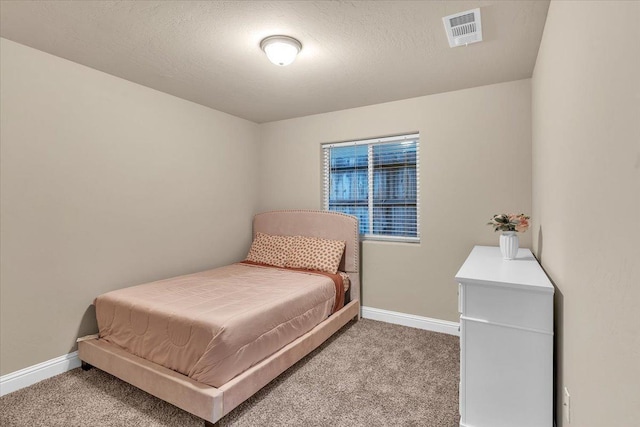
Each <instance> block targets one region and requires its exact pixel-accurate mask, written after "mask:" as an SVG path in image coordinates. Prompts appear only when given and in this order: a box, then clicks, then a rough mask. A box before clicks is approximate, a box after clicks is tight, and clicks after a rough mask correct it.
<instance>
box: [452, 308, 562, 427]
mask: <svg viewBox="0 0 640 427" xmlns="http://www.w3.org/2000/svg"><path fill="white" fill-rule="evenodd" d="M461 323H462V324H463V330H464V331H465V333H464V341H465V343H464V346H465V356H464V359H465V363H464V365H465V372H464V374H463V373H462V372H461V373H460V375H461V382H462V385H463V386H462V387H463V389H464V408H463V413H464V418H463V419H462V420H461V422H464V423H465V424H466V425H469V426H474V427H514V426H517V427H551V426H552V425H553V337H552V336H550V335H546V334H539V333H535V332H527V331H522V330H518V329H512V328H502V327H499V326H495V325H490V324H486V323H477V322H472V321H465V320H462V322H461Z"/></svg>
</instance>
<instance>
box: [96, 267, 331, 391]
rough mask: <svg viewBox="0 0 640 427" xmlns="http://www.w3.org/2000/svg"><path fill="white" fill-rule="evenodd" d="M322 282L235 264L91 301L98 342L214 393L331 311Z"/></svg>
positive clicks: (303, 274)
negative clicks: (102, 340) (187, 378)
mask: <svg viewBox="0 0 640 427" xmlns="http://www.w3.org/2000/svg"><path fill="white" fill-rule="evenodd" d="M336 293H337V291H336V285H335V284H334V281H333V280H332V279H331V278H329V277H326V276H323V275H318V274H313V273H309V272H300V271H290V270H286V269H279V268H273V267H264V266H257V265H247V264H240V263H239V264H233V265H229V266H225V267H221V268H217V269H214V270H208V271H204V272H201V273H196V274H191V275H186V276H180V277H175V278H172V279H167V280H161V281H157V282H153V283H148V284H145V285H139V286H134V287H130V288H125V289H120V290H116V291H113V292H109V293H106V294H103V295H101V296H99V297H98V298H96V300H95V306H96V317H97V320H98V328H99V333H100V338H101V339H104V340H106V341H108V342H110V343H112V344H115V345H117V346H119V347H121V348H123V349H125V350H126V351H128V352H129V353H132V354H134V355H136V356H139V357H142V358H144V359H147V360H149V361H152V362H154V363H157V364H159V365H162V366H164V367H167V368H169V369H172V370H174V371H177V372H180V373H182V374H184V375H187V376H189V377H191V378H192V379H194V380H196V381H199V382H202V383H205V384H208V385H211V386H213V387H219V386H221V385H222V384H224V383H226V382H227V381H229V380H230V379H232V378H233V377H235V376H236V375H238V374H240V373H241V372H243V371H245V370H246V369H248V368H250V367H251V366H253V365H254V364H256V363H258V362H259V361H261V360H262V359H264V358H266V357H267V356H269V355H271V354H272V353H274V352H276V351H277V350H279V349H280V348H282V347H284V346H285V345H286V344H288V343H290V342H291V341H293V340H295V339H296V338H298V337H300V336H302V335H304V334H305V333H307V332H308V331H310V330H311V329H313V328H314V327H315V326H316V325H318V324H319V323H320V322H322V321H323V320H325V319H326V318H327V317H328V316H329V315H330V314H331V312H332V311H333V309H334V303H335V302H336Z"/></svg>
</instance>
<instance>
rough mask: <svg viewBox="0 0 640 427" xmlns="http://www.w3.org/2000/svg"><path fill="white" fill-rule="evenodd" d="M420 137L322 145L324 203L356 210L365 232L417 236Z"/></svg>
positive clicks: (413, 238) (342, 209) (330, 207)
mask: <svg viewBox="0 0 640 427" xmlns="http://www.w3.org/2000/svg"><path fill="white" fill-rule="evenodd" d="M419 163H420V162H419V139H418V135H417V134H414V135H404V136H400V137H393V138H380V139H372V140H366V141H353V142H345V143H338V144H325V145H323V169H324V174H323V207H324V209H327V210H333V211H339V212H344V213H348V214H351V215H355V216H357V217H358V219H359V220H360V233H361V234H362V235H364V237H367V238H391V239H394V240H410V241H416V240H418V239H419V227H418V224H419V211H420V210H419V200H418V195H419V193H420V192H419V183H420V179H419V167H418V166H419Z"/></svg>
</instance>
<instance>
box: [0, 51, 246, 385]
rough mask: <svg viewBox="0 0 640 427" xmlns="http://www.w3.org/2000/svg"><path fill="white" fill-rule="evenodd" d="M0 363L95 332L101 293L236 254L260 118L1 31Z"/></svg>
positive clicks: (42, 353)
mask: <svg viewBox="0 0 640 427" xmlns="http://www.w3.org/2000/svg"><path fill="white" fill-rule="evenodd" d="M0 52H1V57H0V64H1V69H0V75H1V79H2V80H1V98H0V109H1V135H0V140H1V165H0V166H1V221H2V223H1V228H2V239H1V245H2V246H1V258H0V260H1V277H0V278H1V288H0V290H1V294H0V298H1V310H0V313H1V318H0V325H1V333H0V336H1V343H0V347H1V349H2V350H1V354H0V363H1V372H2V374H6V373H9V372H13V371H16V370H18V369H21V368H24V367H26V366H30V365H34V364H36V363H39V362H43V361H45V360H48V359H51V358H53V357H58V356H60V355H63V354H66V353H68V352H69V351H71V350H72V349H73V348H74V342H75V339H76V337H77V336H78V335H83V334H84V333H88V332H94V330H95V321H94V314H93V312H92V311H91V310H90V309H89V305H90V303H91V301H92V299H93V298H94V297H95V296H97V295H98V294H100V293H103V292H106V291H109V290H111V289H116V288H120V287H125V286H129V285H134V284H138V283H141V282H145V281H150V280H154V279H159V278H166V277H169V276H173V275H178V274H181V273H188V272H193V271H198V270H203V269H207V268H211V267H215V266H218V265H221V264H225V263H228V262H230V261H235V260H237V259H239V258H241V257H242V256H244V254H245V253H246V249H247V246H248V244H249V241H250V233H251V217H252V215H253V213H254V212H255V207H256V199H257V193H256V187H255V183H256V182H257V173H256V169H257V160H258V159H257V156H256V145H257V141H258V126H257V125H256V124H253V123H251V122H248V121H245V120H242V119H238V118H236V117H233V116H230V115H227V114H223V113H220V112H217V111H214V110H211V109H209V108H205V107H202V106H199V105H196V104H193V103H191V102H188V101H184V100H181V99H178V98H175V97H173V96H170V95H166V94H163V93H161V92H157V91H154V90H151V89H148V88H145V87H142V86H139V85H136V84H134V83H130V82H128V81H125V80H122V79H119V78H116V77H113V76H110V75H107V74H104V73H101V72H98V71H95V70H92V69H90V68H87V67H84V66H81V65H78V64H75V63H72V62H69V61H66V60H64V59H61V58H58V57H55V56H51V55H48V54H45V53H43V52H40V51H37V50H34V49H31V48H28V47H25V46H22V45H19V44H16V43H13V42H11V41H8V40H4V39H3V40H1V45H0Z"/></svg>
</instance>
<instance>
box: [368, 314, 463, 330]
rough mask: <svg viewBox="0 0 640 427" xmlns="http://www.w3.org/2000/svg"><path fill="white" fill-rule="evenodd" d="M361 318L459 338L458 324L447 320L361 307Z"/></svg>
mask: <svg viewBox="0 0 640 427" xmlns="http://www.w3.org/2000/svg"><path fill="white" fill-rule="evenodd" d="M362 317H364V318H365V319H371V320H379V321H381V322H387V323H394V324H396V325H402V326H409V327H412V328H418V329H426V330H427V331H433V332H440V333H443V334H449V335H456V336H460V331H459V330H458V327H459V326H460V324H459V323H456V322H450V321H448V320H440V319H431V318H430V317H422V316H416V315H414V314H406V313H399V312H397V311H389V310H382V309H380V308H373V307H362Z"/></svg>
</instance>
